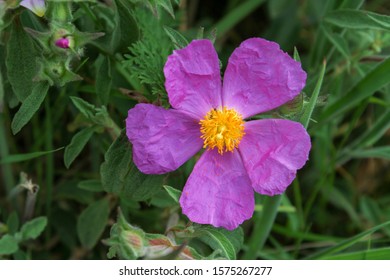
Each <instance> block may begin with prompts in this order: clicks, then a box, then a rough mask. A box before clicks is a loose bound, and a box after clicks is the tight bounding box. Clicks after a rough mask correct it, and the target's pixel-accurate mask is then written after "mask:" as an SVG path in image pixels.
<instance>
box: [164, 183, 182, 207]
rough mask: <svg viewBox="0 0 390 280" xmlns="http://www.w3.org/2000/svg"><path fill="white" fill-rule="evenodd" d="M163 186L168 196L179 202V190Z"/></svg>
mask: <svg viewBox="0 0 390 280" xmlns="http://www.w3.org/2000/svg"><path fill="white" fill-rule="evenodd" d="M163 187H164V189H165V190H166V191H167V193H168V194H169V196H170V197H172V198H173V200H174V201H175V202H177V203H179V199H180V196H181V191H179V190H178V189H175V188H173V187H170V186H163Z"/></svg>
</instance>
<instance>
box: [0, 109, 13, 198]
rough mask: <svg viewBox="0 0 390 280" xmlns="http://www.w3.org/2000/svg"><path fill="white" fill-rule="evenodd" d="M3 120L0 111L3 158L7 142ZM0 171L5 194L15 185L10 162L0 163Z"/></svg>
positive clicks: (1, 155) (0, 137)
mask: <svg viewBox="0 0 390 280" xmlns="http://www.w3.org/2000/svg"><path fill="white" fill-rule="evenodd" d="M5 127H6V126H5V121H4V113H2V112H1V113H0V158H5V157H7V156H8V154H9V153H8V143H7V137H6V136H7V134H8V133H6V131H5ZM1 173H2V174H3V182H4V185H5V188H6V190H7V194H9V193H10V192H11V190H12V189H13V187H14V186H15V181H14V177H13V176H12V168H11V164H7V163H5V164H2V165H1Z"/></svg>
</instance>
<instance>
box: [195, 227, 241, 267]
mask: <svg viewBox="0 0 390 280" xmlns="http://www.w3.org/2000/svg"><path fill="white" fill-rule="evenodd" d="M192 236H193V237H198V238H199V239H201V240H202V241H203V242H205V243H206V244H208V245H209V246H210V247H211V248H213V249H214V250H220V251H221V255H222V256H224V257H226V258H227V259H229V260H235V259H236V255H237V253H238V251H239V250H240V249H241V247H242V244H243V242H244V233H243V231H242V229H241V228H237V229H235V230H233V231H228V230H226V229H222V228H215V227H212V226H196V227H194V233H193V234H192Z"/></svg>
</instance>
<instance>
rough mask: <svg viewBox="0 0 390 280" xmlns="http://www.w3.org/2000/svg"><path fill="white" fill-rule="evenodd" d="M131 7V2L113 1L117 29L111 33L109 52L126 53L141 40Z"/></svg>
mask: <svg viewBox="0 0 390 280" xmlns="http://www.w3.org/2000/svg"><path fill="white" fill-rule="evenodd" d="M130 5H131V3H130V2H129V1H123V0H115V1H113V7H114V24H115V27H114V30H113V31H112V32H111V34H112V35H111V38H110V40H111V41H110V49H109V51H112V52H114V53H115V52H117V51H118V52H122V53H123V52H126V51H127V48H128V47H129V46H130V45H131V44H132V43H133V42H135V41H137V40H138V38H139V29H138V26H137V23H136V22H135V20H134V17H133V13H132V9H131V7H130Z"/></svg>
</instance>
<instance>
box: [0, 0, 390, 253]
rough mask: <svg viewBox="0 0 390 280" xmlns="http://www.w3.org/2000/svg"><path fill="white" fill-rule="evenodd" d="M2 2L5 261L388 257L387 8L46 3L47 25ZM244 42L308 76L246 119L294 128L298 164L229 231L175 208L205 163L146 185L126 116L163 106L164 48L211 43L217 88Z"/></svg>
mask: <svg viewBox="0 0 390 280" xmlns="http://www.w3.org/2000/svg"><path fill="white" fill-rule="evenodd" d="M11 2H12V3H11ZM11 2H10V1H7V3H3V4H2V1H0V6H1V7H0V31H1V33H0V168H1V170H0V173H1V176H0V185H1V186H2V187H3V188H1V190H0V192H1V195H0V197H1V199H0V258H1V259H12V258H13V259H44V258H47V259H50V258H61V259H71V258H81V259H101V258H106V257H107V258H117V259H126V260H128V259H332V260H333V259H334V260H341V259H388V258H389V251H390V250H389V248H390V243H389V237H390V227H389V224H388V221H389V220H390V207H389V205H390V193H389V190H388V185H389V182H390V178H389V175H388V174H389V172H388V171H389V159H390V145H389V143H390V142H389V133H388V132H389V129H390V121H389V120H390V84H389V81H390V80H389V73H390V61H389V50H390V32H389V27H390V20H389V18H390V17H389V15H388V12H387V10H386V4H387V3H386V1H384V0H378V1H363V0H343V1H334V0H326V1H297V0H293V1H287V0H270V1H264V0H246V1H236V0H229V1H225V2H219V1H203V2H202V3H201V2H199V3H198V1H187V2H186V4H187V5H184V4H185V3H184V2H183V3H180V5H179V1H178V0H175V1H171V0H147V1H141V0H113V1H81V0H80V1H49V2H48V10H47V13H46V14H45V17H44V18H38V17H36V16H35V14H33V13H30V12H28V11H26V9H25V8H24V7H18V4H19V3H17V2H18V1H11ZM10 3H11V4H12V5H14V6H12V7H11V6H9V5H11V4H10ZM251 37H262V38H266V39H267V40H271V41H275V42H277V43H279V45H280V47H281V49H282V50H283V51H285V52H286V53H288V54H289V55H291V56H293V58H294V59H295V60H296V61H299V62H300V63H301V65H302V67H303V69H304V70H305V71H306V72H307V81H306V86H305V88H304V90H303V91H302V92H301V93H300V94H299V95H298V96H296V98H294V99H293V100H291V101H290V102H288V103H286V104H284V105H283V106H281V107H279V108H275V109H274V110H272V111H271V112H265V113H264V114H261V115H258V116H255V117H254V118H255V119H256V118H284V119H289V120H293V121H297V122H300V123H302V124H303V125H304V126H305V127H306V128H307V130H308V133H309V134H310V137H311V141H312V149H311V152H310V155H309V160H308V162H307V164H306V165H305V167H304V168H302V169H300V170H299V171H298V172H297V177H296V179H295V180H294V181H293V182H292V184H291V186H290V187H289V188H288V189H287V191H286V192H285V193H284V194H283V195H281V196H274V197H265V196H260V195H256V197H255V198H256V204H255V212H254V215H253V217H252V218H251V219H249V220H248V221H246V222H245V223H243V224H242V225H241V226H240V227H239V228H238V229H236V230H234V231H227V230H224V229H222V228H214V227H212V226H210V225H199V224H194V223H192V222H191V221H189V220H188V218H187V217H186V216H185V215H183V214H182V212H181V206H180V203H179V202H180V196H181V193H182V190H183V187H184V186H185V183H186V180H187V179H188V177H189V175H190V174H191V172H192V170H193V167H194V165H195V164H196V161H197V160H198V159H199V156H201V155H200V154H197V155H195V156H194V157H193V158H192V159H190V160H189V161H188V162H187V163H185V164H183V166H181V167H180V168H178V170H176V171H174V172H170V173H168V174H164V175H146V174H143V173H141V172H140V171H139V170H138V169H137V167H136V166H135V164H134V162H133V159H132V145H131V143H130V142H129V140H128V139H127V136H126V132H125V119H126V117H127V112H128V110H129V109H131V108H133V107H134V106H135V105H136V104H137V103H150V104H153V105H156V106H163V107H165V108H169V107H170V104H169V100H168V98H167V93H166V90H165V87H164V83H165V78H164V72H163V70H164V65H165V62H166V60H167V57H168V56H169V55H170V54H172V52H173V51H174V50H175V49H180V48H183V47H185V46H187V45H188V44H189V42H191V41H192V40H195V39H203V38H209V39H210V40H211V41H212V42H213V44H214V45H215V47H216V50H217V52H218V57H219V58H220V65H221V68H222V69H221V74H222V76H223V73H224V71H225V69H226V66H227V65H228V59H229V56H230V55H231V54H232V53H233V51H234V49H235V48H236V47H237V46H239V45H240V43H241V42H243V41H244V40H245V39H247V38H251ZM59 39H62V40H64V39H66V40H68V43H69V46H68V47H61V46H58V44H56V42H57V40H59ZM298 51H299V53H298ZM325 62H326V64H325ZM49 92H50V94H48V93H49ZM19 104H20V105H19ZM18 105H19V106H20V107H17V106H18ZM22 128H23V129H22ZM156 141H157V140H156ZM63 147H65V150H64V154H63V157H62V152H60V153H58V151H60V150H62V149H64V148H63ZM21 170H23V171H24V172H26V173H27V174H28V175H26V176H25V180H24V181H23V183H20V184H18V183H17V181H18V177H19V174H20V171H21ZM27 177H28V179H27ZM37 185H39V186H41V188H40V189H39V192H38V191H37V190H36V186H37ZM15 186H16V187H15ZM34 186H35V187H34ZM34 190H35V191H34ZM117 209H120V210H119V214H118V215H117V217H116V212H117V211H116V210H117ZM31 217H38V218H32V219H31ZM111 221H116V222H115V224H114V225H112V224H113V222H111ZM41 236H42V238H41ZM100 241H102V242H100Z"/></svg>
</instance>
